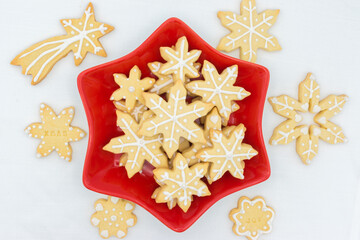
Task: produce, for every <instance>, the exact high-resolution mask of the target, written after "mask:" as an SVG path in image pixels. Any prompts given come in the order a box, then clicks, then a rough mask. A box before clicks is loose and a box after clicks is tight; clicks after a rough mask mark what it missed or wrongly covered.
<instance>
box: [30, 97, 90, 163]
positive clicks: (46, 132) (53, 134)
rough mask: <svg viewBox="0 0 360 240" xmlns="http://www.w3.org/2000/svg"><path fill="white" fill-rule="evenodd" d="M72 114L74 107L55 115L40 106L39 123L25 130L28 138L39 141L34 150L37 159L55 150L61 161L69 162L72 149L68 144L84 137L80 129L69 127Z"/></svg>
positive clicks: (44, 105)
mask: <svg viewBox="0 0 360 240" xmlns="http://www.w3.org/2000/svg"><path fill="white" fill-rule="evenodd" d="M74 114H75V110H74V107H68V108H65V109H63V110H62V111H61V112H60V114H59V115H56V113H55V112H54V111H53V110H52V109H51V108H50V107H49V106H48V105H46V104H44V103H42V104H41V105H40V118H41V122H37V123H32V124H30V125H29V126H27V127H26V128H25V132H26V133H28V134H29V136H30V137H33V138H38V139H40V140H41V142H40V144H39V146H38V147H37V150H36V152H37V156H38V157H45V156H47V155H49V154H50V153H51V152H52V151H54V150H55V151H56V152H57V153H58V155H59V156H60V157H61V158H62V159H65V160H66V161H69V162H70V161H71V153H72V149H71V146H70V144H69V143H70V142H76V141H79V140H80V139H82V138H83V137H85V135H86V133H85V132H84V131H83V130H82V129H80V128H78V127H73V126H71V125H70V124H71V121H72V120H73V118H74Z"/></svg>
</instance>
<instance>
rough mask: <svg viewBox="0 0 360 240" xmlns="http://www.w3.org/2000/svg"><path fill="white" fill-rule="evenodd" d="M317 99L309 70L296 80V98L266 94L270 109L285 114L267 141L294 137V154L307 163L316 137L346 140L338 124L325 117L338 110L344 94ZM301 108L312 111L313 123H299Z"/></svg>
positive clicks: (283, 141)
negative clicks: (301, 79)
mask: <svg viewBox="0 0 360 240" xmlns="http://www.w3.org/2000/svg"><path fill="white" fill-rule="evenodd" d="M319 99H320V86H319V85H318V84H317V82H316V81H315V77H314V75H313V74H312V73H308V74H307V76H306V78H305V80H304V81H302V82H301V83H300V84H299V100H296V99H294V98H291V97H289V96H287V95H281V96H278V97H270V98H269V102H270V104H271V105H272V107H273V110H274V112H276V113H277V114H279V115H281V116H283V117H286V118H287V120H286V121H284V122H282V123H280V124H279V125H278V126H277V127H276V128H275V129H274V133H273V135H272V136H271V138H270V144H272V145H277V144H288V143H290V142H292V141H293V140H295V139H296V151H297V153H298V155H299V156H300V158H301V160H302V161H303V163H305V164H310V163H311V160H312V159H313V158H314V157H315V156H316V154H317V153H318V147H319V146H318V145H319V138H320V139H322V140H324V141H326V142H328V143H331V144H335V143H341V142H347V139H346V137H345V135H344V133H343V131H342V129H341V127H339V126H338V125H336V124H334V123H332V122H330V121H329V118H331V117H333V116H334V115H336V114H338V113H339V112H340V111H341V110H342V108H343V106H344V104H345V102H346V101H347V99H348V97H347V96H346V95H338V96H336V95H329V96H328V97H326V98H325V99H323V100H321V101H320V100H319ZM302 112H310V113H312V114H314V117H313V121H314V124H311V125H310V126H307V125H300V124H301V122H302V121H303V117H302V115H301V113H302Z"/></svg>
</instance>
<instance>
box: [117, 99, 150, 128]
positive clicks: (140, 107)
mask: <svg viewBox="0 0 360 240" xmlns="http://www.w3.org/2000/svg"><path fill="white" fill-rule="evenodd" d="M114 105H115V107H116V108H117V109H118V110H120V111H122V112H126V113H129V111H128V109H127V108H126V105H125V101H124V100H120V101H114ZM147 111H149V109H148V108H147V107H146V106H145V105H144V104H142V103H140V102H139V101H137V102H136V104H135V107H134V108H133V110H132V111H131V112H130V115H131V116H132V117H133V118H134V119H135V121H136V122H138V123H139V122H140V120H141V119H142V118H143V115H144V113H145V112H147ZM150 112H151V111H150Z"/></svg>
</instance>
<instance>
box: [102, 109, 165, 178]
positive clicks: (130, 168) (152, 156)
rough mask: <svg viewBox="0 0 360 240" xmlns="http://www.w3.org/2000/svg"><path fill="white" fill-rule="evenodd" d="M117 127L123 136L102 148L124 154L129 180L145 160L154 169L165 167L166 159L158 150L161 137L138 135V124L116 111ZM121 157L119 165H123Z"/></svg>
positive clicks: (127, 115) (126, 115)
mask: <svg viewBox="0 0 360 240" xmlns="http://www.w3.org/2000/svg"><path fill="white" fill-rule="evenodd" d="M116 115H117V125H118V126H119V127H120V128H121V130H123V132H124V133H125V135H123V136H120V137H116V138H113V139H111V141H110V142H109V143H108V144H107V145H106V146H105V147H104V148H103V149H104V150H106V151H109V152H112V153H125V154H126V155H125V156H126V163H125V168H126V171H127V174H128V177H129V178H131V177H132V176H134V175H135V173H137V172H139V171H141V169H142V167H143V165H144V162H145V160H147V161H148V162H149V163H151V164H152V165H153V166H154V167H167V166H168V158H167V157H166V155H165V153H164V152H163V151H162V150H161V149H160V147H161V142H162V137H161V136H160V135H153V136H151V137H145V136H142V135H139V134H138V130H139V124H137V122H136V121H135V120H134V119H133V118H132V117H131V116H130V115H129V114H127V113H124V112H121V111H116ZM124 162H125V159H124V157H122V159H120V163H121V164H124Z"/></svg>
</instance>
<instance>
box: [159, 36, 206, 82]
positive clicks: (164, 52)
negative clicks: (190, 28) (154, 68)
mask: <svg viewBox="0 0 360 240" xmlns="http://www.w3.org/2000/svg"><path fill="white" fill-rule="evenodd" d="M188 49H189V43H188V41H187V39H186V37H185V36H184V37H181V38H179V39H178V40H177V42H176V45H175V47H174V48H171V47H161V48H160V54H161V57H162V58H163V59H165V60H166V61H167V62H166V63H165V64H163V65H162V66H161V68H160V70H159V71H160V73H161V74H163V75H169V74H172V75H173V78H174V80H175V81H176V80H180V81H182V82H185V77H189V78H196V77H199V76H200V75H199V72H198V70H197V69H196V68H195V65H194V64H195V62H196V61H197V60H198V58H199V57H200V54H201V51H200V50H191V51H190V52H189V51H188Z"/></svg>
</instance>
